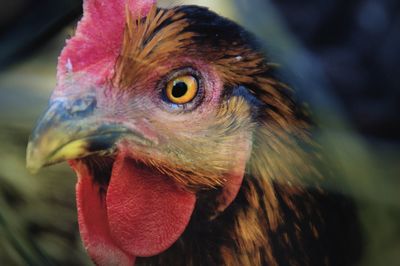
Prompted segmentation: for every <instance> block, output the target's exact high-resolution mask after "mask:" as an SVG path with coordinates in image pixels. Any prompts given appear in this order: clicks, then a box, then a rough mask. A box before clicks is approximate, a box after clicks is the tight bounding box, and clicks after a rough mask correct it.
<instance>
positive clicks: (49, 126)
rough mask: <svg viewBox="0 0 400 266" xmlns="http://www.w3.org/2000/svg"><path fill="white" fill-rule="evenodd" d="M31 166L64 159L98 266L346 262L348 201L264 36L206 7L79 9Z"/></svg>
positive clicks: (115, 4)
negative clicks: (326, 184)
mask: <svg viewBox="0 0 400 266" xmlns="http://www.w3.org/2000/svg"><path fill="white" fill-rule="evenodd" d="M57 77H58V84H57V87H56V89H55V90H54V93H53V95H52V96H51V99H50V105H49V108H48V110H47V111H46V113H45V114H44V116H43V117H42V118H41V121H40V122H39V124H38V125H37V127H36V129H35V130H34V132H33V133H32V136H31V140H30V143H29V145H28V151H27V163H28V167H29V168H31V169H32V170H33V171H35V170H38V169H39V168H41V167H43V166H46V165H50V164H54V163H58V162H61V161H68V162H69V164H70V165H71V167H72V168H73V170H74V171H75V172H76V174H77V175H78V182H77V186H76V192H77V207H78V219H79V227H80V232H81V236H82V239H83V243H84V245H85V247H86V249H87V251H88V253H89V255H90V256H91V258H92V259H93V261H94V262H95V263H96V264H98V265H133V264H135V263H137V264H143V265H349V264H351V263H353V262H354V261H355V258H356V257H357V255H358V253H359V246H358V245H357V244H358V229H357V228H358V227H357V216H356V214H355V211H354V208H353V206H352V204H351V202H349V201H347V200H346V199H344V198H343V197H341V196H339V195H332V194H331V193H330V192H328V191H325V190H324V189H323V187H322V186H321V185H320V182H321V181H322V180H323V179H324V178H330V177H329V175H328V173H325V172H324V171H323V170H322V169H323V167H322V164H323V162H322V160H321V155H320V154H319V151H318V146H317V145H316V144H315V143H314V142H313V138H312V135H311V132H312V125H311V122H310V119H309V118H308V115H307V113H306V112H305V111H303V108H302V106H301V105H299V104H298V103H296V102H295V100H294V99H293V96H292V94H291V91H290V89H289V88H288V87H287V86H286V85H285V84H284V83H282V82H280V81H279V80H278V79H277V78H276V77H275V74H274V68H273V65H272V64H270V63H269V61H268V60H267V59H266V57H265V55H264V54H262V53H261V52H260V50H259V47H258V45H257V44H256V41H255V39H254V38H253V36H252V35H251V34H249V33H248V32H246V31H245V30H244V29H243V28H241V27H240V26H239V25H237V24H235V23H234V22H232V21H229V20H227V19H225V18H222V17H220V16H218V15H217V14H215V13H213V12H211V11H209V10H208V9H206V8H201V7H197V6H179V7H174V8H171V9H160V8H156V7H155V4H154V2H153V1H150V0H141V1H140V0H136V1H134V0H132V1H129V0H109V1H106V0H86V1H85V2H84V16H83V18H82V20H81V21H80V23H79V25H78V28H77V31H76V34H75V36H74V37H73V38H72V39H70V40H69V41H68V42H67V45H66V48H65V49H64V50H63V52H62V54H61V56H60V58H59V65H58V76H57Z"/></svg>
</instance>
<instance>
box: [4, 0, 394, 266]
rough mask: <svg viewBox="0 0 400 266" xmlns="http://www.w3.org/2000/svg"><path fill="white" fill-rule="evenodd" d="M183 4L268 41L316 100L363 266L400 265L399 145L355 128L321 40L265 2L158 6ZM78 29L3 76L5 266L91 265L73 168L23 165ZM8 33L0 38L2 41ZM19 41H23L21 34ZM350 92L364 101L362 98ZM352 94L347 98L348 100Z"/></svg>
mask: <svg viewBox="0 0 400 266" xmlns="http://www.w3.org/2000/svg"><path fill="white" fill-rule="evenodd" d="M21 1H22V0H20V1H16V2H15V5H14V6H13V8H17V7H18V4H21ZM182 2H185V3H186V2H188V3H196V4H200V5H206V6H210V7H211V8H212V9H213V10H216V11H218V12H219V13H220V14H223V15H225V16H228V17H231V18H234V19H235V20H237V21H240V22H241V23H242V24H243V25H245V26H246V27H247V28H249V29H250V30H251V31H253V32H255V33H256V34H257V35H258V36H259V37H260V38H261V39H262V40H263V43H264V44H265V46H266V48H267V51H268V52H267V53H268V55H269V56H270V58H271V60H272V61H274V62H279V63H281V64H282V69H286V70H287V72H286V73H284V74H283V75H284V77H285V78H286V79H287V80H288V82H289V84H291V85H292V86H293V87H295V88H296V90H297V91H298V94H299V97H300V98H301V99H303V100H305V101H307V102H309V103H310V105H311V108H312V109H313V111H314V114H315V116H316V118H317V120H318V121H319V123H320V124H321V125H322V130H321V132H318V138H319V139H320V141H321V143H322V145H323V146H324V147H325V148H326V155H327V157H328V160H329V161H330V162H331V165H332V168H334V169H335V170H336V171H337V172H338V173H341V175H340V176H338V179H337V180H334V181H332V182H329V184H327V186H330V188H331V189H337V190H341V191H346V192H347V193H348V194H350V195H353V196H354V197H355V198H356V199H357V202H358V205H359V207H360V216H361V219H362V225H363V229H364V231H365V234H366V251H365V258H364V260H363V262H362V263H361V264H360V265H366V266H375V265H385V266H396V265H400V194H399V193H398V191H399V189H400V178H399V173H400V149H399V145H400V143H399V141H398V140H395V139H393V138H390V139H386V138H383V137H376V136H374V137H371V136H370V135H368V134H364V132H363V131H362V130H359V129H362V128H363V127H358V126H357V124H354V123H355V122H354V121H355V120H352V119H350V118H351V109H348V108H343V105H344V102H343V101H342V99H341V98H340V97H339V98H337V95H338V94H337V93H336V91H337V90H338V89H337V87H336V86H337V84H336V83H335V82H332V79H331V76H329V75H328V76H327V75H326V72H324V64H325V63H326V60H327V59H326V58H325V57H319V56H317V54H316V53H314V52H313V51H312V48H313V46H312V45H310V44H309V42H307V41H304V38H303V37H304V36H302V35H301V34H300V35H299V34H298V32H296V31H299V29H298V28H296V27H294V28H293V27H290V25H291V24H290V23H289V26H288V23H287V22H290V21H291V19H292V20H293V19H294V18H292V17H290V16H294V15H293V14H296V13H287V12H286V13H285V12H284V13H282V14H284V15H285V14H286V16H288V14H289V15H290V16H289V17H286V18H285V17H282V15H281V13H280V11H279V10H280V9H276V5H273V4H272V3H271V2H270V1H267V0H253V1H252V5H248V1H245V0H237V1H232V0H220V1H206V0H203V1H201V0H197V1H195V0H193V1H167V0H164V1H160V4H161V5H163V6H171V5H174V4H181V3H182ZM234 2H235V3H236V5H237V7H236V8H235V6H234V5H233V3H234ZM276 2H279V1H276ZM283 2H285V1H283ZM283 2H280V3H279V4H280V5H281V6H280V7H281V8H282V5H284V3H283ZM74 3H76V1H75V2H74ZM0 6H3V2H1V1H0ZM278 6H279V5H278ZM285 8H288V7H287V6H286V7H285ZM291 8H292V9H293V10H295V8H296V6H294V7H293V6H292V7H291ZM297 8H298V7H297ZM2 10H4V9H2ZM10 10H12V9H10ZM282 10H283V11H285V9H282ZM293 10H292V11H293ZM286 11H287V10H286ZM303 15H304V14H303ZM8 17H11V15H10V16H8ZM2 18H3V19H4V20H6V19H7V18H6V17H5V16H4V17H2ZM306 18H307V16H305V18H303V19H304V20H306ZM0 21H3V20H0ZM317 22H318V21H317ZM317 22H315V21H314V23H317ZM309 23H311V24H307V25H308V26H307V27H308V28H312V26H313V24H312V23H313V22H309ZM9 25H10V24H9ZM11 28H12V27H11ZM70 29H71V27H68V29H66V30H64V31H62V32H60V33H58V35H57V36H56V37H53V38H52V39H50V41H48V39H46V41H43V40H42V42H40V43H45V45H41V46H40V47H37V48H39V49H38V50H35V51H34V53H33V54H34V55H33V56H31V57H29V58H28V59H27V58H26V57H20V58H24V59H23V60H20V61H19V63H17V64H13V65H12V66H9V67H8V68H7V69H5V70H4V71H2V72H1V73H0V264H1V265H90V262H89V260H88V258H87V255H86V254H85V253H84V250H83V248H82V245H81V242H80V238H79V233H78V226H77V218H76V210H75V195H74V185H75V177H74V176H73V174H72V172H71V171H70V170H69V169H68V167H67V166H66V165H65V164H64V165H61V166H54V167H50V168H48V169H46V170H45V171H42V172H40V173H39V175H37V176H35V177H33V176H31V175H30V174H29V173H28V172H27V171H26V169H25V148H26V143H27V140H28V137H29V134H30V131H31V129H32V127H33V125H34V123H35V121H36V119H37V118H38V117H39V116H40V113H41V112H42V111H43V110H44V109H45V107H46V105H47V100H48V97H49V95H50V93H51V91H52V89H53V87H54V86H55V83H56V80H55V77H56V63H57V56H58V54H59V52H60V50H61V48H62V47H63V45H64V40H65V38H67V36H68V35H69V32H70ZM289 29H292V30H294V31H295V32H294V34H293V32H290V31H289ZM3 30H4V29H3ZM4 36H5V35H0V40H2V39H1V38H4ZM43 36H47V38H48V37H49V36H50V35H48V34H47V35H43ZM306 36H308V35H307V34H306ZM14 41H15V42H16V44H15V45H16V46H17V44H18V42H20V41H21V39H15V40H14ZM34 43H37V42H34ZM1 44H3V43H0V47H1ZM32 52H33V51H32ZM324 60H325V61H324ZM0 63H3V62H0ZM344 75H346V74H344ZM346 78H347V79H349V78H348V77H346V76H345V77H342V79H346ZM361 78H362V77H361ZM393 78H398V76H397V77H396V76H395V77H393ZM390 92H391V91H390ZM361 93H362V92H361ZM349 95H350V94H349ZM351 97H354V101H356V100H357V99H358V98H357V94H352V96H351ZM351 100H352V99H351V98H349V99H347V101H348V102H350V104H351ZM378 109H379V107H378ZM378 111H379V110H378ZM397 115H398V114H397ZM376 130H378V131H379V128H377V129H376ZM381 130H384V129H381Z"/></svg>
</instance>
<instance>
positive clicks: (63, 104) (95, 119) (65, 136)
mask: <svg viewBox="0 0 400 266" xmlns="http://www.w3.org/2000/svg"><path fill="white" fill-rule="evenodd" d="M96 110H97V106H96V99H95V98H94V97H91V96H88V97H85V98H80V99H76V100H74V101H69V100H68V101H67V100H55V101H53V102H52V103H51V105H50V106H49V108H48V109H47V111H46V112H45V114H44V115H43V117H42V118H41V119H40V121H39V122H38V124H37V126H36V128H35V129H34V131H33V133H32V135H31V137H30V140H29V143H28V149H27V157H26V160H27V168H28V169H29V170H30V171H31V172H32V173H36V172H38V171H39V170H40V169H41V168H42V167H44V166H47V165H51V164H55V163H58V162H61V161H66V160H72V159H79V158H83V157H87V156H90V155H95V154H98V155H107V154H111V153H112V152H113V151H114V150H115V145H116V142H117V141H118V139H120V138H121V136H122V135H124V134H126V133H127V132H128V130H127V129H126V128H124V127H123V126H122V125H120V124H116V123H112V122H106V121H105V119H104V118H102V117H101V116H100V115H98V114H96Z"/></svg>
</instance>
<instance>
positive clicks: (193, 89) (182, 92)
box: [165, 75, 199, 104]
mask: <svg viewBox="0 0 400 266" xmlns="http://www.w3.org/2000/svg"><path fill="white" fill-rule="evenodd" d="M198 91H199V82H198V81H197V79H196V78H195V77H193V76H189V75H188V76H181V77H177V78H175V79H173V80H171V81H169V82H168V84H167V87H166V91H165V92H166V93H165V94H166V96H167V98H168V100H169V101H171V102H172V103H174V104H186V103H189V102H191V101H192V100H193V99H194V98H195V97H196V95H197V93H198Z"/></svg>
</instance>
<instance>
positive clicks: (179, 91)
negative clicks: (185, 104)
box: [172, 81, 188, 98]
mask: <svg viewBox="0 0 400 266" xmlns="http://www.w3.org/2000/svg"><path fill="white" fill-rule="evenodd" d="M187 91H188V86H187V85H186V83H185V82H183V81H178V82H176V83H175V84H174V87H173V88H172V96H174V97H175V98H181V97H182V96H184V95H185V94H186V93H187Z"/></svg>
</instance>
